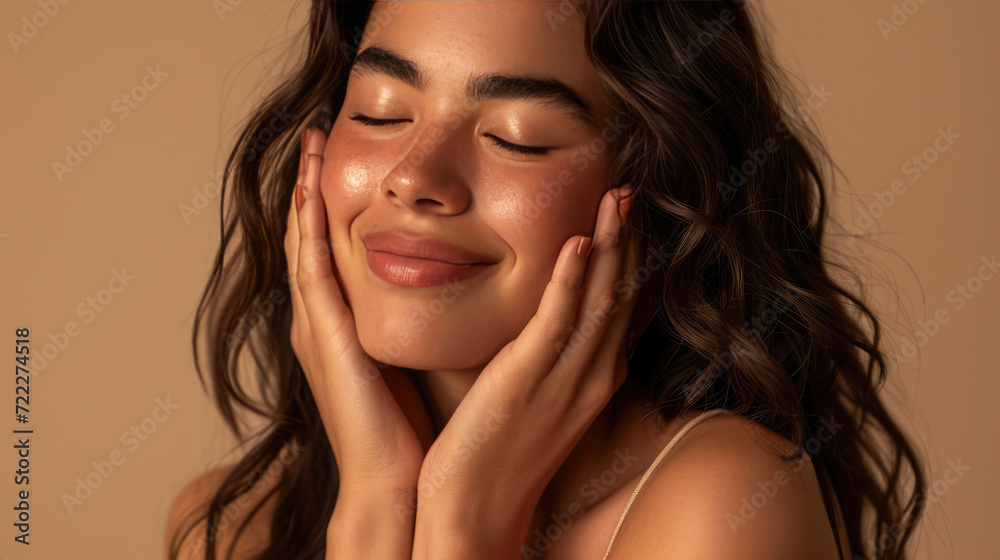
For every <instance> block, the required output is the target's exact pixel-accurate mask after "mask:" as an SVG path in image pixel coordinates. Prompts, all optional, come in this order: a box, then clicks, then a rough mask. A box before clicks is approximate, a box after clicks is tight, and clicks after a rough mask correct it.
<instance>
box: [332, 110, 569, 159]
mask: <svg viewBox="0 0 1000 560" xmlns="http://www.w3.org/2000/svg"><path fill="white" fill-rule="evenodd" d="M350 119H351V120H352V121H358V122H360V123H361V124H363V125H365V126H392V125H394V124H399V123H403V122H408V121H409V119H373V118H371V117H367V116H365V115H354V116H353V117H350ZM486 136H487V137H489V138H491V139H492V140H493V142H494V143H495V144H496V145H497V146H499V147H500V148H502V149H504V150H507V151H509V152H514V153H517V154H525V155H533V156H540V155H545V154H547V153H549V148H540V147H535V146H522V145H520V144H513V143H511V142H508V141H506V140H504V139H503V138H500V137H499V136H494V135H493V134H486Z"/></svg>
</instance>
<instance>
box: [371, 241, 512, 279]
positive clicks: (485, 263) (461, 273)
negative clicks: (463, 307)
mask: <svg viewBox="0 0 1000 560" xmlns="http://www.w3.org/2000/svg"><path fill="white" fill-rule="evenodd" d="M363 241H364V245H365V249H366V251H365V252H366V260H367V261H368V267H369V268H370V269H371V271H372V272H373V273H375V275H376V276H378V277H379V278H381V279H382V280H385V281H386V282H388V283H390V284H394V285H396V286H404V287H423V286H438V285H441V284H444V283H446V282H448V281H456V282H457V281H459V280H463V279H466V278H470V277H472V276H475V275H476V274H479V273H480V272H483V271H484V270H485V269H486V268H487V267H489V266H490V265H493V264H496V263H497V260H496V259H493V258H491V257H489V256H486V255H483V254H480V253H476V252H474V251H470V250H467V249H463V248H461V247H457V246H455V245H450V244H448V243H444V242H442V241H437V240H434V239H431V238H427V237H422V236H419V235H415V234H410V233H406V232H402V231H381V232H375V233H369V234H368V235H366V236H365V237H364V240H363Z"/></svg>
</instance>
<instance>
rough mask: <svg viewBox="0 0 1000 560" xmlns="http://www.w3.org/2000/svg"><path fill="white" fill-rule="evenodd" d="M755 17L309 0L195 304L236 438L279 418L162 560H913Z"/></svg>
mask: <svg viewBox="0 0 1000 560" xmlns="http://www.w3.org/2000/svg"><path fill="white" fill-rule="evenodd" d="M755 25H756V24H754V19H753V18H752V17H751V13H750V12H749V10H748V7H745V6H744V5H743V4H742V3H737V2H731V1H722V2H636V3H631V2H592V3H591V2H587V3H573V2H558V3H556V2H525V3H522V2H462V3H452V2H443V3H438V2H405V3H396V2H377V3H375V4H374V5H371V4H369V3H355V2H352V3H327V2H317V3H315V4H313V6H312V12H311V20H310V26H309V48H308V52H307V54H306V57H305V60H304V62H303V64H302V66H301V67H300V68H298V69H297V70H296V71H294V72H292V73H291V75H290V76H289V77H288V78H287V79H286V80H285V81H284V82H283V83H282V84H281V85H280V86H279V87H278V88H277V89H276V90H275V91H274V92H273V93H272V94H271V95H270V96H269V97H268V98H267V99H266V100H265V101H264V102H263V103H262V105H261V106H260V107H259V108H258V110H257V111H256V112H255V113H254V114H253V115H252V118H251V119H250V121H249V122H248V124H247V125H246V126H245V128H244V129H243V132H242V135H241V136H240V139H239V141H238V144H237V146H236V147H235V149H234V150H233V152H232V154H231V156H230V159H229V162H228V165H227V168H226V182H225V184H226V186H227V187H229V188H230V189H231V192H230V198H229V199H227V204H228V206H229V209H230V213H229V214H228V216H226V215H224V216H223V218H224V223H225V224H226V226H225V229H224V235H223V239H222V246H221V248H220V251H219V254H218V260H217V263H216V267H215V269H214V271H213V274H212V277H211V280H210V283H209V285H208V287H207V289H206V292H205V294H204V296H203V299H202V302H201V305H200V306H199V310H198V317H199V320H198V321H197V324H198V325H199V326H200V328H206V329H208V331H209V334H210V336H209V339H208V342H209V347H208V352H209V355H210V357H211V359H210V364H209V371H210V375H211V380H212V382H213V384H214V386H215V388H216V391H215V396H216V402H217V404H218V406H219V408H220V410H221V411H222V413H223V415H224V416H225V418H226V420H227V422H228V423H229V424H230V426H231V427H232V429H233V430H234V431H235V433H236V434H237V435H238V436H240V437H246V436H244V433H243V431H242V430H241V428H240V425H239V420H238V418H239V417H240V415H241V414H242V413H244V412H247V411H250V412H252V413H255V414H260V415H262V416H263V417H264V418H266V420H267V422H268V423H267V425H266V427H265V430H264V431H263V433H262V434H261V435H260V437H259V438H257V439H255V440H254V441H253V442H252V443H253V447H252V449H251V450H250V452H249V453H248V454H247V455H246V456H245V458H243V459H242V460H240V461H239V462H238V463H236V464H235V465H233V466H231V467H224V468H221V469H216V470H215V471H212V472H210V473H207V474H206V475H204V476H202V477H200V478H198V479H197V480H195V481H194V482H192V483H191V484H190V485H189V486H188V487H187V488H186V489H185V490H184V491H183V492H182V494H181V496H180V497H179V498H178V499H177V502H176V503H175V506H174V509H173V512H172V513H171V521H170V527H169V528H168V546H169V549H170V550H169V554H170V558H178V557H180V558H217V557H218V558H226V557H229V556H227V554H230V553H232V554H233V556H232V557H233V558H386V559H392V558H510V559H513V558H548V559H558V558H584V559H585V558H632V559H653V558H697V559H715V558H727V559H729V558H769V559H775V558H777V559H783V558H831V559H832V558H851V557H852V555H853V556H854V557H856V558H861V557H865V558H868V557H870V558H875V557H878V558H905V557H906V554H905V550H904V549H905V545H906V542H907V540H908V538H909V536H910V534H911V532H912V530H913V527H914V522H915V520H917V519H918V518H919V515H920V513H921V511H922V502H921V500H920V496H921V495H922V492H923V488H924V474H923V470H922V467H921V465H920V463H919V461H918V459H917V456H916V454H915V452H914V450H913V448H912V446H911V444H910V443H909V441H908V440H907V438H906V437H905V436H904V435H903V434H902V433H901V431H900V429H899V428H898V426H897V424H896V423H895V422H894V421H893V419H892V418H891V417H890V416H889V415H888V414H887V412H886V410H885V408H884V407H883V404H882V403H881V402H880V400H879V398H878V396H877V389H878V387H879V385H880V383H881V382H882V380H883V379H884V376H885V369H886V364H885V360H884V358H883V355H882V353H881V352H880V350H879V348H878V342H879V332H880V331H879V325H878V322H877V321H876V318H875V316H874V314H873V313H872V312H871V311H870V310H869V309H868V308H867V307H866V306H865V304H864V303H863V302H862V301H861V300H860V299H859V298H857V297H856V296H853V295H852V294H850V293H849V292H848V291H847V290H845V289H843V288H842V287H840V286H839V285H838V284H836V283H835V282H834V281H833V280H832V279H831V277H830V275H829V272H828V268H829V267H830V266H836V265H834V264H832V263H831V262H829V261H828V260H827V259H826V258H825V255H824V253H825V252H827V248H826V246H825V245H824V244H823V242H822V241H823V233H824V228H825V223H826V222H825V217H826V198H825V194H824V189H825V184H826V180H825V179H824V177H823V174H822V173H821V169H822V168H821V166H820V161H821V159H820V158H821V157H825V154H824V152H823V150H822V146H820V145H819V144H818V143H817V142H816V141H815V139H814V137H813V136H812V135H811V134H810V132H809V129H808V128H807V127H806V126H805V125H804V123H803V119H801V118H800V115H797V114H794V113H792V112H790V111H789V110H788V109H787V107H788V106H789V104H790V103H791V100H792V97H791V95H790V94H789V93H788V90H787V87H786V86H785V85H784V82H783V81H782V79H781V74H780V72H779V71H778V69H777V68H776V66H775V65H774V62H773V60H772V58H771V54H770V52H769V50H768V49H767V47H766V45H765V43H764V42H763V41H762V38H761V37H760V36H759V35H758V34H757V31H756V28H755ZM279 114H281V115H289V116H290V118H289V119H287V121H288V124H287V126H284V127H278V129H277V130H276V129H275V127H274V126H273V123H274V117H275V115H279ZM808 146H811V149H810V148H808ZM296 150H298V152H299V153H298V156H299V157H298V159H297V161H296V158H295V151H296ZM854 313H859V314H860V315H861V316H864V317H865V318H866V319H867V321H868V323H869V324H870V327H871V333H870V334H869V333H868V331H866V329H865V328H864V325H863V324H862V323H861V322H860V321H859V320H858V319H856V318H855V315H854ZM202 321H206V324H205V325H203V326H201V323H202ZM198 333H199V327H198V326H196V329H195V333H194V340H195V351H196V352H197V350H198V346H197V341H198ZM244 345H248V346H249V348H250V351H251V355H252V356H253V358H254V360H255V363H256V366H257V368H258V369H259V372H260V373H259V374H258V375H259V377H258V382H259V384H260V386H261V394H262V395H263V396H262V397H259V398H258V397H254V396H251V395H250V393H249V392H248V390H247V388H246V387H245V380H242V379H240V377H239V376H238V375H237V372H238V368H237V358H238V356H239V354H240V351H241V350H242V349H243V347H244ZM862 354H864V356H862ZM200 373H201V370H200V369H199V374H200ZM880 438H881V439H880ZM246 439H247V440H248V441H249V440H250V438H249V437H246ZM882 440H885V441H888V444H889V449H888V451H889V453H888V456H886V454H885V453H884V452H883V449H882V447H881V446H882V445H883V444H882ZM903 463H905V465H903ZM907 475H909V476H913V477H914V478H913V487H912V491H910V492H907V491H906V490H905V489H904V488H902V487H901V482H900V477H902V476H907ZM335 506H336V507H335ZM863 515H864V517H863Z"/></svg>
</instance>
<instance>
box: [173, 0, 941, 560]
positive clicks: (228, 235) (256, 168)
mask: <svg viewBox="0 0 1000 560" xmlns="http://www.w3.org/2000/svg"><path fill="white" fill-rule="evenodd" d="M574 5H575V6H578V7H579V8H580V9H581V12H580V13H581V15H582V19H583V21H584V40H585V42H586V53H587V56H588V57H589V59H590V60H591V62H592V63H593V65H594V67H595V68H596V70H597V72H598V73H599V76H600V78H601V80H602V82H603V87H604V88H605V89H606V91H607V93H608V94H609V96H610V99H611V100H612V102H613V109H614V110H615V111H616V113H617V114H618V115H620V116H621V117H622V118H623V119H624V120H625V121H626V123H627V125H628V126H627V128H626V130H625V131H624V133H623V134H622V136H621V137H620V140H619V142H618V146H617V147H616V149H615V151H614V153H613V157H614V159H613V163H612V169H611V174H612V176H611V180H612V182H611V184H624V183H626V182H628V183H631V184H632V185H633V186H634V187H635V188H636V191H635V192H636V194H635V196H637V197H638V198H637V200H636V201H635V202H634V204H633V206H632V210H631V212H632V213H633V216H631V220H632V224H634V226H633V227H634V228H636V229H637V230H638V233H637V234H639V235H643V236H645V237H646V239H647V240H648V242H649V244H650V245H651V246H654V247H660V248H661V249H662V250H663V251H664V254H666V255H669V262H668V263H667V265H666V266H663V267H661V268H659V269H658V270H657V271H656V272H654V273H653V275H652V277H651V278H650V279H649V282H648V286H647V288H648V290H649V292H648V293H649V294H652V297H651V298H649V300H648V301H649V302H650V303H649V305H651V306H652V309H651V311H652V312H653V318H652V319H651V320H650V322H649V324H648V326H647V327H646V329H645V331H644V333H643V335H642V337H641V339H640V340H639V341H638V344H637V347H636V349H635V352H634V353H633V354H632V355H631V357H630V361H629V374H628V375H629V377H630V378H631V379H633V380H634V381H635V382H636V383H637V384H638V386H639V387H640V388H641V390H642V394H643V398H644V402H645V403H646V404H647V405H648V406H649V407H650V409H651V410H655V411H656V412H657V414H658V415H659V417H660V418H662V419H663V420H664V421H666V420H669V419H670V418H673V417H674V416H675V415H678V414H682V413H684V412H686V411H689V410H707V409H710V408H715V407H722V408H726V409H729V410H732V411H734V412H737V413H739V414H742V415H744V416H746V417H748V418H750V419H752V420H753V421H755V422H757V423H758V424H760V425H763V426H766V427H767V428H769V429H771V430H773V431H774V432H776V433H778V434H780V435H782V436H784V437H786V438H787V439H789V440H791V441H792V442H793V443H795V444H796V445H797V446H798V449H799V456H801V453H802V452H805V453H808V454H809V455H810V457H811V459H812V462H813V465H814V466H815V469H816V473H817V476H818V479H819V483H820V487H821V489H822V494H823V498H824V502H825V504H826V509H827V515H828V518H829V520H830V523H831V526H832V527H833V530H834V534H835V535H837V534H838V531H837V523H836V521H835V520H836V517H835V511H834V508H833V503H832V498H831V495H836V497H837V499H838V501H839V504H840V506H841V510H842V514H843V517H844V520H845V522H846V531H847V536H848V541H849V543H850V546H851V549H852V552H853V553H854V554H856V555H858V556H855V558H858V557H859V556H860V555H861V554H864V555H865V557H868V558H876V557H877V558H887V559H893V560H895V559H903V558H906V557H907V553H906V550H905V548H906V543H907V541H908V539H909V538H910V536H911V533H912V532H913V531H914V529H915V527H916V522H917V521H918V520H919V518H920V515H921V514H922V513H923V500H922V496H923V494H924V492H925V490H926V479H925V474H924V470H923V468H922V466H921V461H920V460H919V459H918V456H917V454H916V452H915V449H914V446H913V444H912V443H911V442H910V441H909V440H908V437H907V435H906V434H905V433H904V432H903V431H902V430H901V428H900V426H899V425H898V424H897V422H896V421H895V420H894V419H893V418H892V417H891V416H890V414H889V413H888V411H887V410H886V408H885V406H884V404H883V402H882V400H881V399H880V397H879V392H880V390H881V389H882V386H883V384H884V382H885V379H886V374H887V360H886V355H885V354H883V352H882V351H881V350H880V344H879V343H880V333H881V328H880V325H879V320H878V319H877V318H876V315H875V313H874V312H873V311H872V310H871V309H870V308H869V307H868V306H867V305H866V303H865V301H864V297H863V294H862V295H855V294H852V293H851V292H850V291H849V290H848V289H846V288H844V287H843V286H841V285H839V284H838V283H837V282H836V281H835V280H834V279H833V277H832V275H831V273H832V272H843V273H847V274H849V275H853V277H854V278H858V275H857V273H856V272H854V271H853V270H852V268H851V267H849V266H846V265H844V264H837V262H835V259H832V258H830V253H831V250H830V249H829V248H828V247H827V246H826V245H825V244H824V242H823V239H824V233H825V229H826V227H827V221H828V217H827V214H828V207H827V197H828V194H827V193H826V190H827V189H828V188H829V185H830V184H831V183H832V179H828V178H827V175H828V173H827V172H828V171H829V169H830V168H831V166H832V167H834V168H835V167H836V166H835V165H833V164H832V161H831V160H830V157H829V155H828V154H827V152H826V151H825V149H824V147H823V145H822V143H821V142H820V141H819V140H818V137H817V135H816V134H815V133H814V132H811V130H810V122H809V121H810V119H808V118H806V116H807V115H805V114H804V113H803V112H802V111H801V110H800V109H799V107H802V105H796V99H797V95H798V94H797V93H796V92H795V90H794V88H793V87H791V86H790V85H789V83H788V81H787V78H786V77H785V76H784V73H783V72H782V71H781V69H780V67H779V66H778V65H777V64H776V62H775V60H774V57H773V54H772V52H771V49H770V47H769V45H768V44H767V41H766V37H763V36H762V35H761V34H760V32H759V31H758V29H757V26H758V25H760V24H759V23H758V18H760V17H762V16H760V15H759V14H758V13H757V12H756V11H755V9H754V8H753V7H752V6H750V5H744V4H743V3H742V2H739V1H737V0H722V1H702V2H620V1H598V2H583V3H579V4H574ZM371 8H372V4H371V2H328V1H321V2H314V3H313V4H312V6H311V13H310V19H309V24H308V28H307V29H306V30H304V32H305V33H306V34H307V37H308V47H307V49H306V53H305V57H304V58H303V59H301V61H300V62H299V64H298V65H297V66H296V67H295V68H294V69H293V70H292V71H290V72H288V73H287V74H286V75H285V76H284V78H283V80H282V81H281V82H280V84H279V85H277V87H276V88H274V89H273V91H271V92H270V93H269V95H267V96H266V97H265V98H264V99H263V100H262V101H261V102H260V103H259V105H258V106H257V107H256V109H255V110H254V111H253V113H252V114H251V115H250V117H249V118H248V119H247V120H246V122H245V124H244V125H243V126H242V129H241V133H240V134H239V136H238V139H237V141H236V144H235V146H234V147H233V149H232V151H231V153H230V154H229V157H228V160H227V163H226V167H225V172H224V180H223V190H222V193H223V195H222V201H223V202H222V205H221V209H220V212H221V217H222V220H221V223H222V227H221V244H220V246H219V249H218V253H217V255H216V258H215V263H214V268H213V270H212V273H211V276H210V278H209V280H208V283H207V285H206V287H205V290H204V293H203V294H202V297H201V300H200V302H199V305H198V309H197V313H196V320H195V327H194V332H193V336H192V345H193V349H194V354H195V363H196V368H197V371H198V375H199V378H200V379H201V381H202V384H203V385H204V384H205V383H206V377H207V379H208V383H209V384H210V385H211V387H212V389H213V399H214V401H215V403H216V405H217V406H218V408H219V411H220V412H221V413H222V416H223V417H224V419H225V421H226V423H227V425H228V427H229V429H231V430H232V432H233V433H234V434H235V436H236V437H237V438H238V439H239V440H240V441H242V442H244V443H245V444H246V445H247V446H248V447H249V451H248V452H247V453H246V454H245V456H244V457H243V458H242V459H241V460H240V461H239V462H238V463H237V464H236V465H235V468H233V469H232V470H231V471H229V472H228V475H227V476H226V477H225V478H224V480H223V482H222V483H221V485H219V486H218V488H217V490H215V492H214V495H212V496H211V497H210V499H209V500H208V503H207V507H206V508H204V511H203V513H202V515H201V517H200V518H199V519H197V520H196V521H198V522H199V523H198V524H197V525H196V524H195V523H191V524H187V525H186V529H182V530H180V531H178V532H177V534H176V535H173V537H172V540H171V558H176V557H177V554H178V550H179V548H180V544H181V542H182V541H183V540H184V539H185V538H186V537H187V536H188V535H189V533H190V532H191V531H192V530H193V529H194V527H195V526H199V527H203V528H204V531H205V532H204V534H203V535H202V536H201V542H202V543H203V544H205V545H207V546H206V547H205V558H206V559H209V560H211V559H214V558H217V556H218V555H217V551H216V548H217V547H216V546H215V544H216V539H217V533H218V530H219V526H220V524H222V523H224V522H225V520H226V518H225V516H224V514H225V512H226V508H227V506H231V505H232V504H233V503H235V502H236V500H238V499H240V498H241V497H243V496H244V494H246V493H248V492H250V491H251V490H255V491H257V492H259V493H260V494H261V495H264V496H266V497H268V498H274V499H275V500H276V512H275V515H274V518H273V520H272V521H271V529H272V530H271V535H272V540H271V542H270V544H269V545H268V546H267V548H266V550H265V551H264V552H263V553H262V554H261V555H260V556H258V558H261V559H275V560H277V559H283V560H288V559H306V558H323V553H324V549H325V546H326V529H327V524H328V522H329V519H330V517H331V515H332V512H333V507H334V504H335V502H336V499H337V491H338V475H337V468H336V462H335V460H334V456H333V452H332V450H331V447H330V444H329V442H328V440H327V437H326V434H325V432H324V429H323V425H322V422H321V420H320V416H319V412H318V410H317V407H316V404H315V402H314V400H313V397H312V394H311V392H310V390H309V386H308V384H307V382H306V378H305V376H304V375H303V372H302V369H301V367H300V365H299V364H298V362H297V361H296V358H295V355H294V353H293V351H292V348H291V345H290V342H289V330H290V322H291V305H290V299H289V293H288V275H287V262H286V259H285V253H284V248H283V238H284V235H285V224H286V222H285V219H286V216H287V214H288V211H289V203H290V201H291V200H292V197H291V192H292V189H293V186H294V184H295V177H296V168H297V164H298V159H299V158H298V152H299V141H300V140H299V139H300V137H301V132H302V131H303V129H304V128H307V127H310V126H317V127H320V128H323V129H324V130H326V131H329V130H330V128H331V125H332V119H333V117H334V116H335V115H336V114H337V113H338V111H339V108H340V105H341V104H342V103H343V99H344V93H345V88H346V80H347V76H348V71H349V68H350V64H351V61H352V59H353V57H354V55H355V54H356V50H357V46H358V42H359V40H360V37H361V30H363V29H365V24H366V22H367V19H368V16H369V13H370V11H371ZM762 21H763V20H762ZM632 234H633V233H632V231H631V230H629V231H628V232H627V233H626V235H632ZM201 335H207V336H204V338H205V349H204V353H203V354H202V353H199V340H200V339H201V338H202V336H201ZM246 351H249V355H250V356H251V357H252V364H246V363H242V364H241V363H240V362H241V360H240V357H241V355H244V354H245V353H246ZM203 361H204V362H205V363H204V365H202V362H203ZM251 366H252V367H251ZM206 372H207V375H206ZM241 372H242V374H241ZM248 372H250V373H248ZM254 382H255V385H256V389H255V390H254ZM246 415H250V416H255V417H257V418H258V419H262V420H263V422H264V426H265V427H264V429H263V430H261V431H259V432H256V433H254V434H248V433H247V432H248V430H247V429H246V428H245V427H243V426H242V425H241V421H242V420H241V419H242V418H244V417H245V416H246ZM824 427H826V430H827V431H826V432H823V431H822V429H823V428H824ZM831 427H833V429H832V430H831V429H830V428H831ZM824 433H825V434H827V435H826V436H822V435H821V434H824ZM251 444H252V445H251ZM289 446H292V447H293V448H294V449H295V453H296V455H295V459H294V460H291V461H287V460H284V459H283V458H282V452H283V450H286V452H287V448H288V447H289ZM792 459H793V457H788V458H786V460H792ZM279 460H280V461H282V462H284V463H285V464H286V466H285V467H284V468H282V469H281V470H280V476H277V475H275V476H273V477H272V478H276V480H274V481H271V480H268V481H267V482H264V477H265V473H275V472H277V471H275V470H274V469H273V466H274V465H275V464H276V462H277V461H279ZM904 463H905V465H904ZM269 468H271V470H268V469H269ZM906 481H909V483H910V484H909V486H910V487H909V488H906V486H907V484H905V482H906ZM262 502H263V500H261V503H262ZM258 507H259V505H258ZM256 511H257V510H256V509H255V510H253V512H251V515H250V516H252V513H256ZM250 516H248V517H250ZM245 527H246V524H245V523H244V524H243V525H242V526H241V527H239V528H238V529H237V530H236V532H235V535H236V538H237V539H238V538H239V537H240V534H241V533H243V529H244V528H245ZM837 541H838V549H839V548H840V539H839V537H838V538H837ZM841 553H842V556H843V555H846V554H847V553H848V552H847V551H841Z"/></svg>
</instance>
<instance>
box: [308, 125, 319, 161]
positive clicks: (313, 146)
mask: <svg viewBox="0 0 1000 560" xmlns="http://www.w3.org/2000/svg"><path fill="white" fill-rule="evenodd" d="M306 130H308V131H309V139H308V140H307V143H306V153H307V154H309V155H314V154H315V155H318V156H322V155H323V138H322V137H320V135H319V134H316V133H315V132H313V131H312V130H311V129H306Z"/></svg>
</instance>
